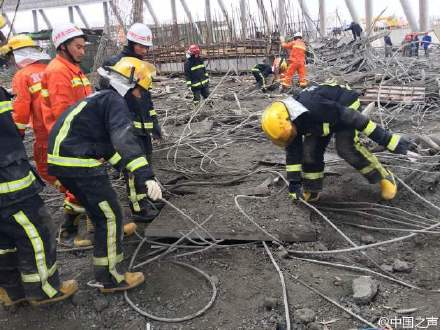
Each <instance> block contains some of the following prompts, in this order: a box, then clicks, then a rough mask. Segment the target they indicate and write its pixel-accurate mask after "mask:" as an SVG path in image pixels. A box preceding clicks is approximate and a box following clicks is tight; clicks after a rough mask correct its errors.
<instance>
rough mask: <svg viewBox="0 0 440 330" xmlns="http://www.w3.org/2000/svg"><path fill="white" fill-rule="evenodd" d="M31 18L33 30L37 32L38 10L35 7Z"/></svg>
mask: <svg viewBox="0 0 440 330" xmlns="http://www.w3.org/2000/svg"><path fill="white" fill-rule="evenodd" d="M32 19H33V21H34V32H38V12H37V10H36V9H34V10H32Z"/></svg>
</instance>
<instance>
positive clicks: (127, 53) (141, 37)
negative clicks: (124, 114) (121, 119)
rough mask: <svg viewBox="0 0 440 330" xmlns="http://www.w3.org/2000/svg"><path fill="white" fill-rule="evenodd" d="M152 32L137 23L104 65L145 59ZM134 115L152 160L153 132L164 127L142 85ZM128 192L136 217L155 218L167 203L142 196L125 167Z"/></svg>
mask: <svg viewBox="0 0 440 330" xmlns="http://www.w3.org/2000/svg"><path fill="white" fill-rule="evenodd" d="M152 37H153V36H152V33H151V30H150V28H149V27H148V26H146V25H145V24H141V23H135V24H133V25H132V26H131V27H130V29H129V30H128V32H127V45H126V46H124V48H123V50H122V51H121V52H120V53H119V54H117V55H115V56H112V57H110V58H109V59H107V60H105V61H104V63H103V67H111V66H113V65H115V64H116V63H117V62H119V60H120V59H121V58H123V57H135V58H138V59H140V60H144V58H145V57H146V55H147V53H148V49H149V48H150V47H152V46H153V42H152ZM150 71H151V74H153V73H154V72H156V69H155V68H154V66H152V65H151V66H150ZM105 84H106V80H105V79H104V78H101V80H100V85H101V86H100V88H106V86H105ZM128 106H129V110H130V114H131V118H132V120H133V126H134V134H135V135H136V136H137V138H138V140H139V143H140V145H141V146H142V149H143V150H144V153H145V156H146V157H147V160H148V162H149V163H150V164H152V154H153V143H152V141H151V135H153V138H154V139H161V138H162V130H161V128H160V124H159V121H158V118H157V113H156V110H155V109H154V105H153V100H152V97H151V93H150V91H149V89H147V88H143V89H142V97H141V98H139V99H131V100H130V104H128ZM123 174H124V178H125V184H126V189H127V195H128V197H129V200H130V210H131V212H132V215H133V218H134V220H136V221H141V222H151V221H152V220H153V219H154V218H155V217H156V216H157V215H158V214H159V210H160V209H161V208H162V207H163V203H161V202H153V201H151V200H148V198H147V197H145V198H142V199H141V200H138V197H137V196H138V195H141V193H140V192H137V191H136V188H135V185H134V183H133V180H130V178H129V177H130V176H129V173H128V172H127V171H126V170H123Z"/></svg>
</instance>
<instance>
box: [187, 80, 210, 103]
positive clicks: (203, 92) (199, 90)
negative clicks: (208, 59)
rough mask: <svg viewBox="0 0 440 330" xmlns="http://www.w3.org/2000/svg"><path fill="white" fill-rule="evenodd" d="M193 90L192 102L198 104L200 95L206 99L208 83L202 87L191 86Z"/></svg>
mask: <svg viewBox="0 0 440 330" xmlns="http://www.w3.org/2000/svg"><path fill="white" fill-rule="evenodd" d="M191 90H192V92H193V102H194V104H198V103H199V102H200V99H201V96H203V98H204V99H207V98H208V96H209V85H208V84H205V85H203V86H202V87H196V88H191Z"/></svg>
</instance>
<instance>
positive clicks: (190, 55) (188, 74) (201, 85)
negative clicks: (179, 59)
mask: <svg viewBox="0 0 440 330" xmlns="http://www.w3.org/2000/svg"><path fill="white" fill-rule="evenodd" d="M186 58H187V59H186V62H185V65H184V71H185V78H186V86H187V87H188V88H190V89H191V91H192V93H193V102H194V105H197V104H199V102H200V96H203V98H205V99H206V98H208V96H209V75H208V72H207V71H206V67H205V63H204V61H203V58H202V57H201V56H200V47H199V46H198V45H191V46H189V48H188V51H187V52H186Z"/></svg>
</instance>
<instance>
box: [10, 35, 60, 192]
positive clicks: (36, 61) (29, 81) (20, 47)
mask: <svg viewBox="0 0 440 330" xmlns="http://www.w3.org/2000/svg"><path fill="white" fill-rule="evenodd" d="M7 45H8V47H9V49H10V54H12V55H13V57H14V62H15V65H16V67H17V69H18V70H17V72H16V73H15V75H14V77H13V78H12V92H13V94H14V95H15V99H14V101H13V108H14V111H13V114H12V116H13V118H14V121H15V125H17V128H18V130H19V132H20V135H21V136H22V137H24V135H25V130H26V127H27V126H28V125H29V124H31V125H30V126H31V127H32V130H33V132H34V138H35V140H34V153H33V155H34V161H35V164H36V166H37V170H38V174H39V175H40V177H42V178H43V179H44V180H45V181H46V182H48V183H52V184H53V183H54V182H55V181H56V178H54V177H51V176H49V174H48V173H47V141H48V138H49V134H48V133H47V130H46V127H45V126H44V121H43V113H42V111H41V77H42V75H43V71H44V70H45V69H46V67H47V63H48V62H49V61H50V57H49V55H47V54H46V53H45V52H43V51H42V50H41V48H39V47H38V45H37V44H36V43H35V41H33V40H32V38H31V37H29V36H28V35H24V34H19V35H16V36H14V37H12V38H11V39H10V40H9V42H8V44H7Z"/></svg>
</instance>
